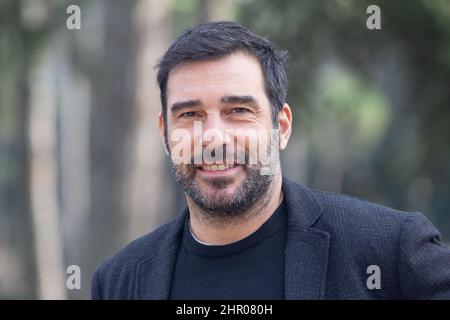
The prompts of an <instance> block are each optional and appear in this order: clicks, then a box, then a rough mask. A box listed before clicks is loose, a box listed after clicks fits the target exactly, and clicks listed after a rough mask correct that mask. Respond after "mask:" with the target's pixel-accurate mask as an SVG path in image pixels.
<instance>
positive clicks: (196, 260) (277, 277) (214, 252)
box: [170, 201, 287, 300]
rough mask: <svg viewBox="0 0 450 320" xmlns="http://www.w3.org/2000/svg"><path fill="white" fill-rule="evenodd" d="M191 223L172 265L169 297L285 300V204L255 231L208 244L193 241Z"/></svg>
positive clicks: (185, 227) (186, 229)
mask: <svg viewBox="0 0 450 320" xmlns="http://www.w3.org/2000/svg"><path fill="white" fill-rule="evenodd" d="M188 223H189V221H188V218H186V223H185V226H184V231H183V238H182V243H181V245H180V248H179V250H178V256H177V260H176V265H175V271H174V277H173V281H172V287H171V293H170V299H180V300H181V299H195V300H196V299H218V300H221V299H230V300H234V299H284V298H285V296H284V269H285V268H284V265H285V251H286V233H287V210H286V206H285V204H284V201H283V202H282V203H281V204H280V206H279V207H278V208H277V210H276V211H275V212H274V213H273V215H272V216H271V217H270V218H269V219H268V220H267V221H266V222H265V223H264V224H263V225H262V226H261V227H260V228H259V229H258V230H257V231H255V232H254V233H252V234H251V235H249V236H248V237H246V238H244V239H242V240H239V241H237V242H234V243H231V244H227V245H219V246H215V245H214V246H210V245H204V244H202V243H200V242H198V241H197V240H195V239H194V238H193V236H192V234H191V232H190V230H189V224H188Z"/></svg>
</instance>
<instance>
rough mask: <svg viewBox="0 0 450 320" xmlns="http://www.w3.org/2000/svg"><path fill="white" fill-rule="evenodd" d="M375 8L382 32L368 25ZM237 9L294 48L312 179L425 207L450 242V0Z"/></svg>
mask: <svg viewBox="0 0 450 320" xmlns="http://www.w3.org/2000/svg"><path fill="white" fill-rule="evenodd" d="M371 4H377V5H378V6H379V7H380V8H381V20H382V23H381V24H382V29H381V30H369V29H367V28H366V19H367V18H368V17H369V14H367V13H366V8H367V7H368V6H369V5H371ZM237 12H238V21H239V22H241V23H242V24H243V25H245V26H247V27H249V28H250V29H251V30H253V31H254V32H256V33H258V34H261V35H264V36H268V37H269V39H271V40H273V41H274V42H275V43H277V44H278V45H279V46H280V47H282V48H285V49H287V50H288V51H289V54H290V65H289V79H290V88H289V89H290V90H289V94H288V102H289V103H290V105H291V106H292V107H293V109H294V113H295V115H296V116H297V120H300V125H297V126H295V127H294V129H295V134H297V135H298V134H299V131H300V136H304V138H303V137H302V139H305V140H307V143H308V155H307V157H308V160H309V161H308V166H307V168H306V171H307V181H305V182H307V183H309V184H312V185H315V186H317V187H321V188H328V189H331V190H333V191H339V192H344V193H349V194H353V195H358V196H363V197H365V198H368V199H370V200H373V201H378V202H381V203H384V204H387V205H391V206H394V207H396V208H398V209H405V210H420V211H423V212H424V213H425V214H426V215H428V216H429V217H430V218H431V219H432V220H433V222H435V223H436V224H437V225H439V228H440V231H441V233H442V234H443V236H444V238H445V239H447V240H448V239H450V215H449V212H450V161H449V159H450V129H449V128H450V126H449V125H450V90H449V88H450V86H449V85H450V2H449V1H447V0H436V1H427V0H412V1H411V0H408V1H372V0H370V1H359V0H358V1H356V0H343V1H338V0H336V1H327V0H319V1H318V0H305V1H297V0H282V1H270V0H260V1H245V2H243V3H242V4H241V6H240V9H239V10H237ZM323 175H326V176H325V177H323ZM334 178H335V179H334ZM333 180H335V182H336V183H332V182H333ZM322 181H326V182H322ZM330 182H331V183H330Z"/></svg>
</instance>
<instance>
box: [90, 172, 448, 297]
mask: <svg viewBox="0 0 450 320" xmlns="http://www.w3.org/2000/svg"><path fill="white" fill-rule="evenodd" d="M283 192H284V197H285V198H284V199H285V201H286V205H287V209H288V235H287V244H286V265H285V292H286V299H450V249H449V248H448V247H446V246H445V245H443V244H442V243H441V241H440V234H439V232H438V231H437V230H436V229H435V228H434V227H433V225H432V224H431V223H430V222H429V221H428V220H427V219H426V218H425V217H424V216H423V215H422V214H420V213H405V212H401V211H397V210H393V209H390V208H386V207H383V206H380V205H376V204H373V203H370V202H367V201H365V200H362V199H356V198H353V197H349V196H343V195H338V194H333V193H328V192H321V191H317V190H313V189H310V188H307V187H305V186H301V185H298V184H296V183H294V182H291V181H289V180H288V179H286V178H283ZM187 214H188V211H187V209H185V210H184V212H183V213H182V214H181V215H180V216H179V217H178V218H176V219H174V220H173V221H171V222H169V223H167V224H165V225H163V226H161V227H160V228H158V229H157V230H155V231H153V232H151V233H150V234H148V235H146V236H143V237H141V238H139V239H137V240H135V241H133V242H132V243H130V244H129V245H128V246H127V247H125V248H124V249H122V250H121V251H120V252H119V253H118V254H117V255H115V256H114V257H112V258H110V259H109V260H107V261H105V262H104V263H103V264H102V265H101V266H100V268H99V269H98V270H97V271H96V272H95V274H94V276H93V280H92V287H91V294H92V298H93V299H167V298H168V297H169V290H170V286H171V280H172V272H173V270H174V265H175V259H176V256H177V249H178V244H179V243H180V239H181V233H182V230H183V222H184V219H185V218H186V215H187ZM373 265H375V266H377V267H379V273H378V274H379V276H380V277H379V280H380V282H379V284H380V289H377V288H372V289H369V288H368V286H367V282H368V278H369V277H371V276H373V275H374V274H373V272H374V271H373V270H372V269H370V268H369V266H373ZM368 268H369V270H368ZM372 280H373V277H372V278H371V279H369V282H370V283H373V282H372Z"/></svg>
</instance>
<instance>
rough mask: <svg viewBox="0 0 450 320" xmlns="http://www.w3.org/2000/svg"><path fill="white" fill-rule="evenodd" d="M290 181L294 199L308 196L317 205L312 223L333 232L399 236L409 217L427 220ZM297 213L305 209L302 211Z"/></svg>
mask: <svg viewBox="0 0 450 320" xmlns="http://www.w3.org/2000/svg"><path fill="white" fill-rule="evenodd" d="M288 183H290V186H289V191H290V193H291V198H292V197H297V196H298V197H301V199H302V200H303V201H304V199H308V202H310V203H311V205H310V206H309V207H308V208H311V207H312V208H314V214H315V215H316V217H315V218H314V221H315V222H314V225H312V226H313V227H316V228H318V229H321V230H323V231H326V232H329V233H331V234H334V235H337V234H343V235H344V236H346V237H358V238H359V239H363V238H371V239H374V238H378V237H383V238H385V239H386V238H388V237H393V238H396V237H398V235H399V233H400V232H401V230H402V227H403V226H404V225H405V223H406V222H407V221H408V220H424V219H425V220H426V218H425V217H424V216H423V215H422V214H420V213H417V212H406V211H402V210H397V209H394V208H391V207H388V206H386V205H382V204H378V203H375V202H372V201H370V200H367V199H364V198H361V197H356V196H351V195H345V194H339V193H334V192H329V191H322V190H317V189H314V188H310V187H307V186H304V185H301V184H297V183H293V182H290V181H289V182H288ZM299 194H302V195H299ZM305 195H307V196H305ZM312 203H314V205H312ZM311 211H312V210H311ZM316 212H320V213H316ZM298 214H299V215H301V214H304V212H302V210H299V211H298Z"/></svg>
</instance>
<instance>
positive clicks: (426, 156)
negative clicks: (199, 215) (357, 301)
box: [0, 0, 450, 299]
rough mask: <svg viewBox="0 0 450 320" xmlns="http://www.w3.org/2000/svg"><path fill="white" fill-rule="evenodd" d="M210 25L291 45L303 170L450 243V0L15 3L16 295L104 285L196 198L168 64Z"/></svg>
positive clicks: (1, 76)
mask: <svg viewBox="0 0 450 320" xmlns="http://www.w3.org/2000/svg"><path fill="white" fill-rule="evenodd" d="M70 4H76V5H78V6H79V7H80V8H81V29H80V30H68V29H67V27H66V19H67V18H68V14H67V13H66V9H67V7H68V6H69V5H70ZM371 4H376V5H378V6H379V7H380V8H381V27H382V28H381V30H369V29H367V27H366V20H367V18H368V17H369V14H367V13H366V8H367V7H368V6H369V5H371ZM209 20H232V21H236V22H239V23H241V24H242V25H244V26H246V27H248V28H249V29H250V30H252V31H254V32H255V33H257V34H260V35H262V36H267V37H268V38H269V39H270V40H271V41H273V42H274V43H276V44H277V45H278V46H280V47H282V48H284V49H287V50H288V51H289V55H290V63H289V66H288V73H289V83H290V85H289V92H288V102H289V104H290V105H291V107H292V109H293V112H294V131H293V136H292V139H291V141H290V143H289V145H288V148H287V150H286V151H284V152H283V153H282V155H281V156H282V162H283V168H284V173H285V175H287V176H288V177H290V178H291V179H293V180H295V181H298V182H301V183H304V184H306V185H308V186H311V187H314V188H317V189H322V190H327V191H333V192H338V193H345V194H350V195H353V196H358V197H363V198H366V199H368V200H369V201H373V202H377V203H381V204H384V205H387V206H391V207H394V208H396V209H400V210H406V211H420V212H422V213H424V214H425V215H426V216H427V217H428V218H429V219H430V220H431V221H432V222H433V223H434V224H435V226H436V227H437V228H438V229H439V230H440V232H441V234H442V236H443V239H444V241H446V242H447V243H448V242H450V1H448V0H433V1H428V0H397V1H375V0H373V1H365V0H319V1H318V0H284V1H269V0H253V1H251V0H232V1H219V0H172V1H157V0H130V1H122V0H98V1H88V0H85V1H81V0H79V1H66V0H59V1H57V0H20V1H19V0H17V1H15V0H0V298H31V299H83V298H89V285H90V277H91V276H92V273H93V271H94V270H95V268H96V267H97V266H98V265H99V263H100V262H101V261H103V260H104V259H106V258H107V257H109V256H111V255H112V254H114V253H115V252H117V250H119V249H120V248H122V247H123V246H124V245H125V244H126V243H128V242H129V241H131V240H132V239H135V238H137V237H139V236H141V235H143V234H145V233H147V232H149V231H151V230H153V229H155V228H156V227H157V226H158V225H160V224H162V223H163V222H165V221H168V220H169V219H171V218H172V217H174V216H175V215H176V214H178V213H179V211H180V210H181V209H182V208H183V207H184V205H185V200H184V195H183V193H182V191H181V190H180V188H179V187H178V186H177V184H176V183H175V181H174V179H173V177H172V175H171V173H170V170H169V167H168V162H167V159H166V157H165V153H164V150H163V148H162V145H161V142H160V139H159V135H158V131H157V129H156V115H157V113H158V111H159V109H160V102H159V92H158V90H157V86H156V82H155V71H154V69H153V67H154V66H155V65H156V64H157V62H158V59H159V58H160V57H161V55H162V53H163V52H164V50H165V49H167V47H168V45H169V44H170V42H171V41H172V40H173V39H174V38H175V37H176V35H177V34H179V33H180V32H181V31H182V30H184V29H185V28H187V27H190V26H192V25H194V24H197V23H200V22H203V21H209ZM69 265H78V266H80V268H81V275H82V281H81V289H80V290H67V288H66V286H65V281H66V278H67V275H66V274H65V271H66V268H67V266H69Z"/></svg>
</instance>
